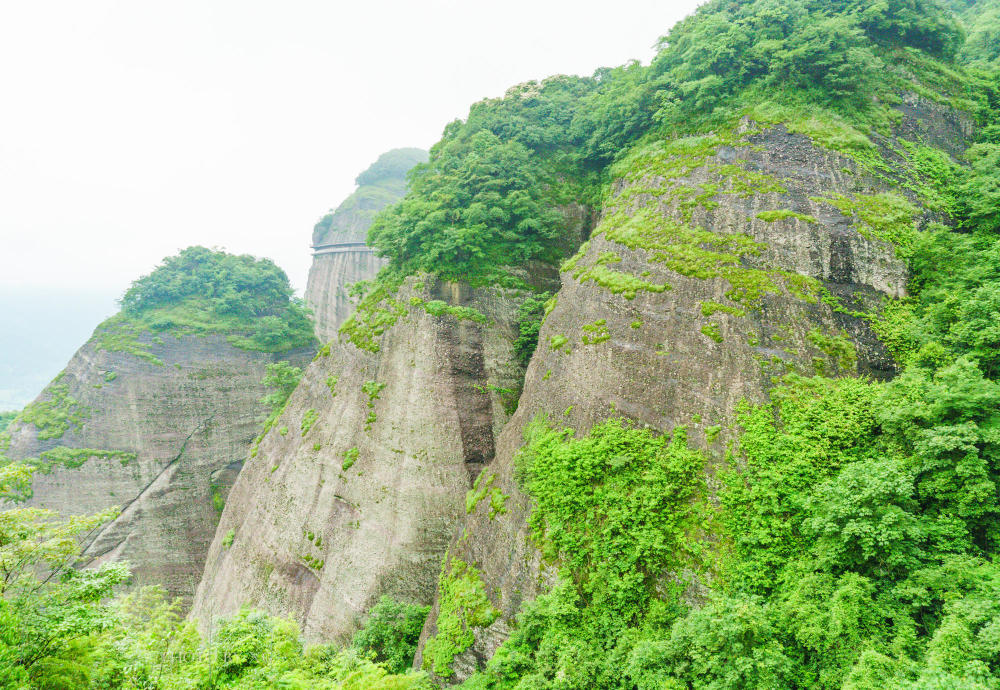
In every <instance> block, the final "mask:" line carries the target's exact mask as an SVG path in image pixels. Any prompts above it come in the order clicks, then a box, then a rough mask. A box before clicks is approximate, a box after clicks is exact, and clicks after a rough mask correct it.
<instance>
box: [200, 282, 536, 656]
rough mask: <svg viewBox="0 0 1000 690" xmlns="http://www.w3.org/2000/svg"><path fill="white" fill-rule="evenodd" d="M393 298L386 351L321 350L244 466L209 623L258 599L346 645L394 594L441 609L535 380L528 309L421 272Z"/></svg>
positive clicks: (217, 562)
mask: <svg viewBox="0 0 1000 690" xmlns="http://www.w3.org/2000/svg"><path fill="white" fill-rule="evenodd" d="M392 300H393V301H392V305H391V306H390V309H393V310H396V311H395V313H396V314H397V320H396V322H395V325H393V326H392V327H390V328H389V329H388V330H386V332H385V333H384V334H382V335H381V336H380V337H378V339H377V341H376V342H377V345H375V344H373V345H372V349H377V351H376V352H371V351H367V350H363V349H359V348H358V347H356V346H355V345H354V344H352V343H351V342H349V341H348V340H347V339H346V338H342V339H341V342H339V343H337V342H334V343H331V344H330V346H329V348H324V350H321V352H320V355H318V356H317V358H316V360H315V361H314V362H313V363H312V364H311V365H310V366H309V367H308V369H307V370H306V372H305V374H304V375H303V378H302V381H301V383H300V384H299V386H298V388H297V389H296V391H295V392H294V393H293V394H292V397H291V398H290V399H289V403H288V405H287V407H286V409H285V411H284V413H283V414H282V416H281V417H280V419H279V420H278V421H277V422H276V423H275V425H274V427H273V428H272V430H271V431H270V432H269V433H268V434H267V435H266V436H265V437H264V439H263V441H262V442H261V443H260V445H259V448H258V449H257V452H256V456H255V457H253V458H252V459H251V460H249V461H248V462H247V464H246V466H245V467H244V468H243V471H242V473H241V474H240V476H239V479H238V480H237V482H236V485H235V486H234V488H233V490H232V492H231V493H230V496H229V500H228V501H227V502H226V508H225V511H224V512H223V515H222V519H221V521H220V523H219V528H218V531H217V534H216V538H215V540H214V541H213V543H212V545H211V548H210V550H209V553H208V559H207V563H206V566H205V574H204V578H203V580H202V582H201V584H200V586H199V588H198V593H197V596H196V599H195V604H194V609H193V614H194V615H195V616H197V617H199V618H200V620H201V621H202V623H203V624H208V623H209V622H210V621H211V620H212V618H213V617H214V616H217V615H223V614H228V613H231V612H233V611H234V610H236V609H238V608H239V607H240V606H242V605H244V604H250V605H253V606H255V607H258V608H262V609H264V610H267V611H270V612H273V613H275V614H279V615H292V616H294V617H295V618H297V619H298V620H299V622H300V624H301V626H302V630H303V632H304V634H305V635H306V637H307V638H309V639H324V640H331V639H332V640H339V641H345V640H347V639H349V636H350V634H351V633H353V631H354V630H356V629H357V626H358V623H359V618H360V617H361V616H362V614H364V612H365V611H367V609H368V608H369V607H370V606H371V605H372V604H373V603H374V602H375V601H376V600H377V598H378V597H379V596H381V595H383V594H389V595H392V596H393V597H395V598H397V599H400V600H406V601H413V602H423V603H430V601H431V599H432V597H433V595H434V590H435V584H436V581H437V576H438V573H439V571H440V567H441V559H442V557H443V556H444V553H445V550H446V548H447V546H448V543H449V542H450V541H451V539H452V536H453V534H454V531H455V528H456V526H457V525H458V524H459V522H460V520H461V518H462V516H463V515H464V514H465V495H466V491H467V490H468V488H469V486H470V483H471V478H472V477H474V476H476V475H477V474H478V473H479V471H480V470H481V468H482V467H483V466H484V465H485V464H486V463H488V462H489V461H490V460H492V458H493V455H494V452H495V451H494V439H495V435H496V434H497V433H499V430H500V429H501V428H502V426H503V424H504V422H505V421H506V419H507V416H508V413H507V411H506V408H505V405H509V404H510V401H511V396H512V395H516V392H515V391H513V390H510V389H512V388H514V387H516V386H517V385H518V383H519V382H520V380H521V376H522V374H523V370H522V369H521V367H520V366H519V365H518V364H517V362H516V358H515V357H514V355H513V341H514V340H515V338H516V324H515V318H516V302H514V301H513V300H511V299H509V298H507V297H505V296H504V295H502V294H501V293H499V292H495V291H489V290H474V291H470V290H468V289H462V288H460V287H459V286H455V285H451V284H440V283H432V282H431V281H430V280H428V281H427V283H426V284H425V283H424V282H423V281H418V280H416V279H410V280H409V281H408V282H407V283H405V284H404V285H403V287H402V288H401V289H400V291H399V293H398V294H397V295H396V296H395V297H393V298H392ZM446 304H450V305H452V306H459V307H465V308H471V309H474V310H476V312H469V311H455V310H452V311H451V312H448V311H444V312H442V311H441V310H440V309H438V308H437V307H444V305H446ZM435 313H436V314H437V315H434V314H435ZM484 317H485V318H484Z"/></svg>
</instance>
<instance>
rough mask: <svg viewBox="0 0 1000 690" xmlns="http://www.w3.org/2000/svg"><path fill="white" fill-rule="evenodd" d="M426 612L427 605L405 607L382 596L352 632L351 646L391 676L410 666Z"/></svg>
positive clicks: (404, 604) (407, 605)
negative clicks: (363, 620)
mask: <svg viewBox="0 0 1000 690" xmlns="http://www.w3.org/2000/svg"><path fill="white" fill-rule="evenodd" d="M428 611H430V607H429V606H420V605H418V604H407V603H405V602H401V601H395V600H394V599H392V598H391V597H387V596H383V597H382V598H381V599H379V601H378V603H377V604H375V606H373V607H372V608H371V610H370V611H368V620H366V621H365V626H364V627H363V628H361V630H359V631H358V632H357V633H355V635H354V639H353V640H352V641H351V646H353V647H354V648H355V649H356V650H358V651H359V652H360V653H361V654H363V655H365V656H371V657H372V658H373V659H374V660H375V661H377V662H379V663H384V664H385V666H386V668H387V669H389V670H390V671H392V672H393V673H402V672H403V671H405V670H406V669H408V668H409V667H410V666H411V665H412V663H413V655H414V654H416V652H417V640H419V639H420V631H421V630H422V629H423V627H424V619H425V618H427V612H428Z"/></svg>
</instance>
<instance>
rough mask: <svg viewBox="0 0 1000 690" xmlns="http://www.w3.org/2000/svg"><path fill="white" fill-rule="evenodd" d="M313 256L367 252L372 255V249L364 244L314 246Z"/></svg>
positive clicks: (346, 243)
mask: <svg viewBox="0 0 1000 690" xmlns="http://www.w3.org/2000/svg"><path fill="white" fill-rule="evenodd" d="M312 250H313V256H319V255H320V254H343V253H346V252H366V253H368V254H371V253H372V248H371V247H369V246H368V245H367V244H365V243H364V242H341V243H339V244H314V245H312Z"/></svg>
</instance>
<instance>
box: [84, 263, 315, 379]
mask: <svg viewBox="0 0 1000 690" xmlns="http://www.w3.org/2000/svg"><path fill="white" fill-rule="evenodd" d="M121 305H122V310H121V313H120V314H118V315H116V316H114V317H112V318H110V319H108V320H107V321H105V322H104V323H103V324H101V325H100V326H98V327H97V331H96V332H95V334H94V338H95V340H96V342H97V346H98V347H99V348H101V349H104V350H109V351H114V352H126V353H128V354H132V355H135V356H137V357H142V358H144V359H147V360H148V361H150V362H151V363H153V364H162V362H160V360H159V359H158V358H157V357H155V356H154V355H153V354H152V353H151V352H150V347H151V344H153V343H155V342H156V338H157V337H159V336H158V335H157V334H171V335H176V336H179V335H185V334H193V335H207V334H212V333H218V334H222V335H225V336H227V340H228V341H229V343H230V344H232V345H233V346H235V347H238V348H242V349H244V350H257V351H261V352H285V351H288V350H293V349H297V348H303V347H311V346H313V345H314V344H315V338H314V336H313V333H312V323H311V322H310V320H309V316H308V312H307V311H306V308H305V307H304V306H303V305H302V303H301V302H300V301H299V300H298V299H297V298H295V297H293V293H292V288H291V285H289V283H288V276H286V275H285V272H284V271H282V270H281V269H280V268H278V267H277V266H276V265H275V264H274V263H273V262H272V261H270V260H269V259H255V258H254V257H252V256H248V255H242V256H236V255H233V254H226V253H225V252H219V251H212V250H210V249H206V248H204V247H189V248H187V249H185V250H183V251H181V252H180V253H179V254H177V255H176V256H171V257H168V258H167V259H165V260H164V261H163V263H162V264H161V265H160V266H158V267H157V268H156V270H154V271H153V272H152V273H150V274H149V275H147V276H143V277H142V278H139V279H138V280H136V281H135V282H133V283H132V286H131V287H130V288H129V289H128V290H126V291H125V294H124V296H122V299H121Z"/></svg>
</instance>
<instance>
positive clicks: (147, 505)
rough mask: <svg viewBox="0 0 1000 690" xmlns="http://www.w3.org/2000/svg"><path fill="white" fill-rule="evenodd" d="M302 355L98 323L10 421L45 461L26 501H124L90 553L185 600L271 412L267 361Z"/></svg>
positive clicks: (20, 455) (13, 439) (93, 559)
mask: <svg viewBox="0 0 1000 690" xmlns="http://www.w3.org/2000/svg"><path fill="white" fill-rule="evenodd" d="M307 357H308V353H306V352H303V351H300V352H298V353H288V354H285V355H275V354H268V353H262V352H252V351H247V350H242V349H238V348H236V347H234V346H233V345H231V344H230V343H229V342H227V340H226V338H225V336H222V335H206V336H195V335H183V336H174V335H170V334H161V335H158V336H154V335H152V334H150V333H138V334H137V333H129V334H128V336H127V338H123V337H122V332H121V331H114V330H111V331H108V330H104V329H102V328H99V329H98V331H97V332H96V333H95V335H94V337H93V338H92V339H91V340H90V341H88V342H87V343H86V344H85V345H84V346H83V347H81V348H80V349H79V350H78V351H77V353H76V354H75V355H74V356H73V358H72V359H71V360H70V362H69V363H68V364H67V366H66V368H65V370H64V371H63V372H62V373H61V374H60V375H59V376H58V377H57V378H56V379H55V380H54V381H53V382H52V383H51V384H49V386H48V387H47V388H46V389H45V390H44V391H43V392H42V394H41V395H40V396H39V397H38V399H37V400H35V401H34V402H33V403H32V404H30V405H28V406H27V408H25V410H24V412H23V413H22V414H21V416H20V417H19V418H18V420H16V421H15V422H14V423H13V424H12V426H11V427H10V428H9V429H8V431H9V432H10V441H9V448H8V449H7V451H6V454H7V455H8V456H9V457H10V458H11V459H12V460H15V461H17V460H21V461H27V462H30V463H32V464H35V465H37V466H38V467H39V470H38V471H37V472H36V473H35V479H34V485H33V489H34V495H33V498H32V499H31V501H30V503H29V505H34V506H40V507H44V508H49V509H54V510H56V511H59V512H60V513H63V514H67V515H79V514H84V513H93V512H96V511H99V510H103V509H106V508H108V507H111V506H118V507H120V508H121V514H120V516H119V517H118V518H117V519H116V520H114V521H113V522H111V523H109V524H107V525H105V526H104V527H103V528H102V529H100V530H99V531H98V532H97V533H95V534H93V535H91V536H90V538H89V539H88V541H87V544H86V549H85V551H84V557H85V559H87V561H89V562H90V563H100V562H103V561H106V560H108V559H117V560H127V561H128V562H129V563H130V564H131V567H132V572H133V584H134V585H136V586H142V585H153V584H159V585H162V586H163V587H164V588H165V589H166V590H167V592H168V593H169V594H170V595H172V596H178V597H181V598H182V599H183V600H184V601H185V603H187V604H189V603H190V600H191V597H192V595H193V593H194V589H195V586H196V585H197V583H198V578H199V577H200V575H201V571H202V565H203V563H204V560H205V554H206V552H207V550H208V545H209V543H210V541H211V539H212V535H213V534H214V533H215V526H216V523H217V522H218V519H219V513H220V511H221V509H222V505H223V503H224V501H225V499H226V495H227V494H228V491H229V488H230V487H231V486H232V483H233V481H234V480H235V478H236V475H237V474H238V472H239V468H240V466H241V463H242V461H243V459H244V458H245V457H246V454H247V451H248V449H249V447H250V443H251V441H252V440H253V438H254V436H255V435H256V434H257V432H258V431H259V429H260V423H261V420H262V418H263V417H264V416H265V414H266V410H265V409H264V407H263V406H262V405H261V403H260V398H261V397H263V396H264V395H265V394H266V393H267V392H268V391H267V389H266V388H265V387H264V386H263V385H262V383H261V379H262V378H263V377H264V374H265V367H266V365H267V364H268V363H270V362H275V361H277V360H279V359H291V360H292V361H293V362H298V363H300V364H301V363H302V361H303V360H304V359H306V358H307ZM0 450H2V449H0Z"/></svg>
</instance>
